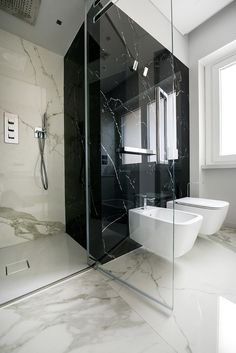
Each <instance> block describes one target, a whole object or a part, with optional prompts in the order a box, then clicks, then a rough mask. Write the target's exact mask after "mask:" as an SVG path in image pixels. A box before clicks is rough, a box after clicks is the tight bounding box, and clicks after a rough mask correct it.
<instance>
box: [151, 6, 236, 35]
mask: <svg viewBox="0 0 236 353" xmlns="http://www.w3.org/2000/svg"><path fill="white" fill-rule="evenodd" d="M150 1H151V2H152V3H153V4H154V5H155V6H157V7H158V8H159V9H160V11H161V12H162V13H163V14H164V15H165V16H166V17H167V18H169V19H170V0H168V1H167V0H150ZM231 2H233V0H173V17H174V26H175V28H176V29H177V30H178V31H179V32H180V33H182V34H188V33H189V32H191V31H192V30H193V29H195V28H196V27H198V26H199V25H200V24H202V23H203V22H205V21H206V20H208V19H209V18H210V17H212V16H213V15H215V14H216V13H217V12H219V11H220V10H222V9H223V8H224V7H225V6H227V5H228V4H229V3H231Z"/></svg>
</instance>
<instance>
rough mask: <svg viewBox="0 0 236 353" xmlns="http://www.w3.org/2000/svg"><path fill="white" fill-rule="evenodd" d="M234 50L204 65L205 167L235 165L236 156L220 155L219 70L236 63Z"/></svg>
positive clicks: (235, 51)
mask: <svg viewBox="0 0 236 353" xmlns="http://www.w3.org/2000/svg"><path fill="white" fill-rule="evenodd" d="M235 53H236V50H235V49H234V51H233V52H231V53H228V55H227V56H226V55H222V56H221V57H219V56H218V57H217V58H213V59H212V60H210V62H208V63H207V64H206V65H205V68H204V69H205V72H204V76H205V80H204V81H205V92H204V95H205V142H206V165H208V166H210V165H219V166H224V165H226V166H227V165H229V164H231V165H232V164H236V154H233V155H221V154H220V143H221V138H220V133H221V131H220V112H221V102H220V97H221V96H220V69H223V68H225V67H227V66H231V65H232V64H234V63H236V54H235Z"/></svg>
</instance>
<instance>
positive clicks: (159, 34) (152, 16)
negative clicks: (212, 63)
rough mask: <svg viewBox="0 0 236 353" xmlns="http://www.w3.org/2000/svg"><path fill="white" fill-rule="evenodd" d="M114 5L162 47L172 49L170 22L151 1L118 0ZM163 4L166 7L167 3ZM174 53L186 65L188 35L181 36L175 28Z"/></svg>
mask: <svg viewBox="0 0 236 353" xmlns="http://www.w3.org/2000/svg"><path fill="white" fill-rule="evenodd" d="M165 1H166V2H167V0H165ZM168 2H169V13H170V14H171V7H170V5H171V2H170V0H168ZM116 5H117V6H118V7H119V8H120V9H121V10H122V11H124V12H125V13H126V14H127V15H128V16H129V17H131V18H132V19H133V20H134V21H135V22H137V23H138V24H139V25H140V26H141V27H142V28H143V29H145V30H146V31H147V32H148V33H150V34H151V35H152V36H153V37H154V38H155V39H157V40H158V41H159V42H160V43H161V44H162V45H163V46H164V47H166V48H167V49H169V50H170V51H171V50H172V40H171V23H170V21H169V20H168V19H167V17H165V16H164V15H163V14H162V13H161V12H160V11H159V10H158V8H157V7H156V6H154V4H153V3H152V2H151V1H148V0H145V1H144V0H129V1H127V0H119V1H118V2H117V3H116ZM165 6H166V7H168V3H167V5H165ZM174 55H175V56H176V57H177V58H178V59H179V60H180V61H182V62H183V63H184V64H185V65H186V66H188V36H183V35H182V34H181V33H180V32H178V31H177V30H176V29H174Z"/></svg>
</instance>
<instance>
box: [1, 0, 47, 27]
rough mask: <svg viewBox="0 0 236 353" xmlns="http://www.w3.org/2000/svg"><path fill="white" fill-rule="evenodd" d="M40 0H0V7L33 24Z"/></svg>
mask: <svg viewBox="0 0 236 353" xmlns="http://www.w3.org/2000/svg"><path fill="white" fill-rule="evenodd" d="M40 4H41V0H0V9H1V10H4V11H6V12H8V13H9V14H11V15H13V16H16V17H18V18H20V19H21V20H23V21H25V22H27V23H30V24H31V25H35V22H36V19H37V17H38V12H39V7H40Z"/></svg>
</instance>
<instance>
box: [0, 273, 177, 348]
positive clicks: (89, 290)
mask: <svg viewBox="0 0 236 353" xmlns="http://www.w3.org/2000/svg"><path fill="white" fill-rule="evenodd" d="M0 350H1V352H2V353H10V352H11V353H28V352H29V353H30V352H32V351H34V352H42V351H43V352H46V353H49V352H50V353H52V352H57V353H77V352H78V353H82V352H83V353H90V352H96V353H108V352H109V353H110V352H112V353H116V352H117V353H127V352H130V353H132V352H135V353H154V352H157V351H159V350H160V351H161V352H163V353H171V352H173V350H172V349H171V348H170V347H169V346H168V344H166V343H165V341H164V340H163V339H161V338H160V336H159V335H158V334H157V333H155V332H154V331H153V330H152V328H150V326H149V325H148V324H147V323H145V321H144V320H143V319H142V318H141V317H140V316H139V315H138V314H137V313H135V311H134V310H132V309H131V308H130V307H129V306H128V305H127V304H126V303H125V301H124V300H123V299H122V298H121V297H120V296H119V295H118V294H117V293H116V292H115V291H114V290H113V289H112V288H111V287H110V285H109V284H108V283H107V282H106V281H105V280H104V279H103V277H102V275H100V274H99V273H97V272H95V271H94V270H90V271H89V272H87V273H86V274H83V275H80V276H78V277H76V278H74V279H71V280H69V281H67V282H65V283H63V284H60V285H58V286H56V287H54V288H51V289H49V290H47V291H45V292H42V293H40V294H38V295H36V296H33V297H31V298H29V299H27V300H24V301H22V302H19V303H17V304H14V305H11V306H9V307H7V308H4V309H2V310H0Z"/></svg>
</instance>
